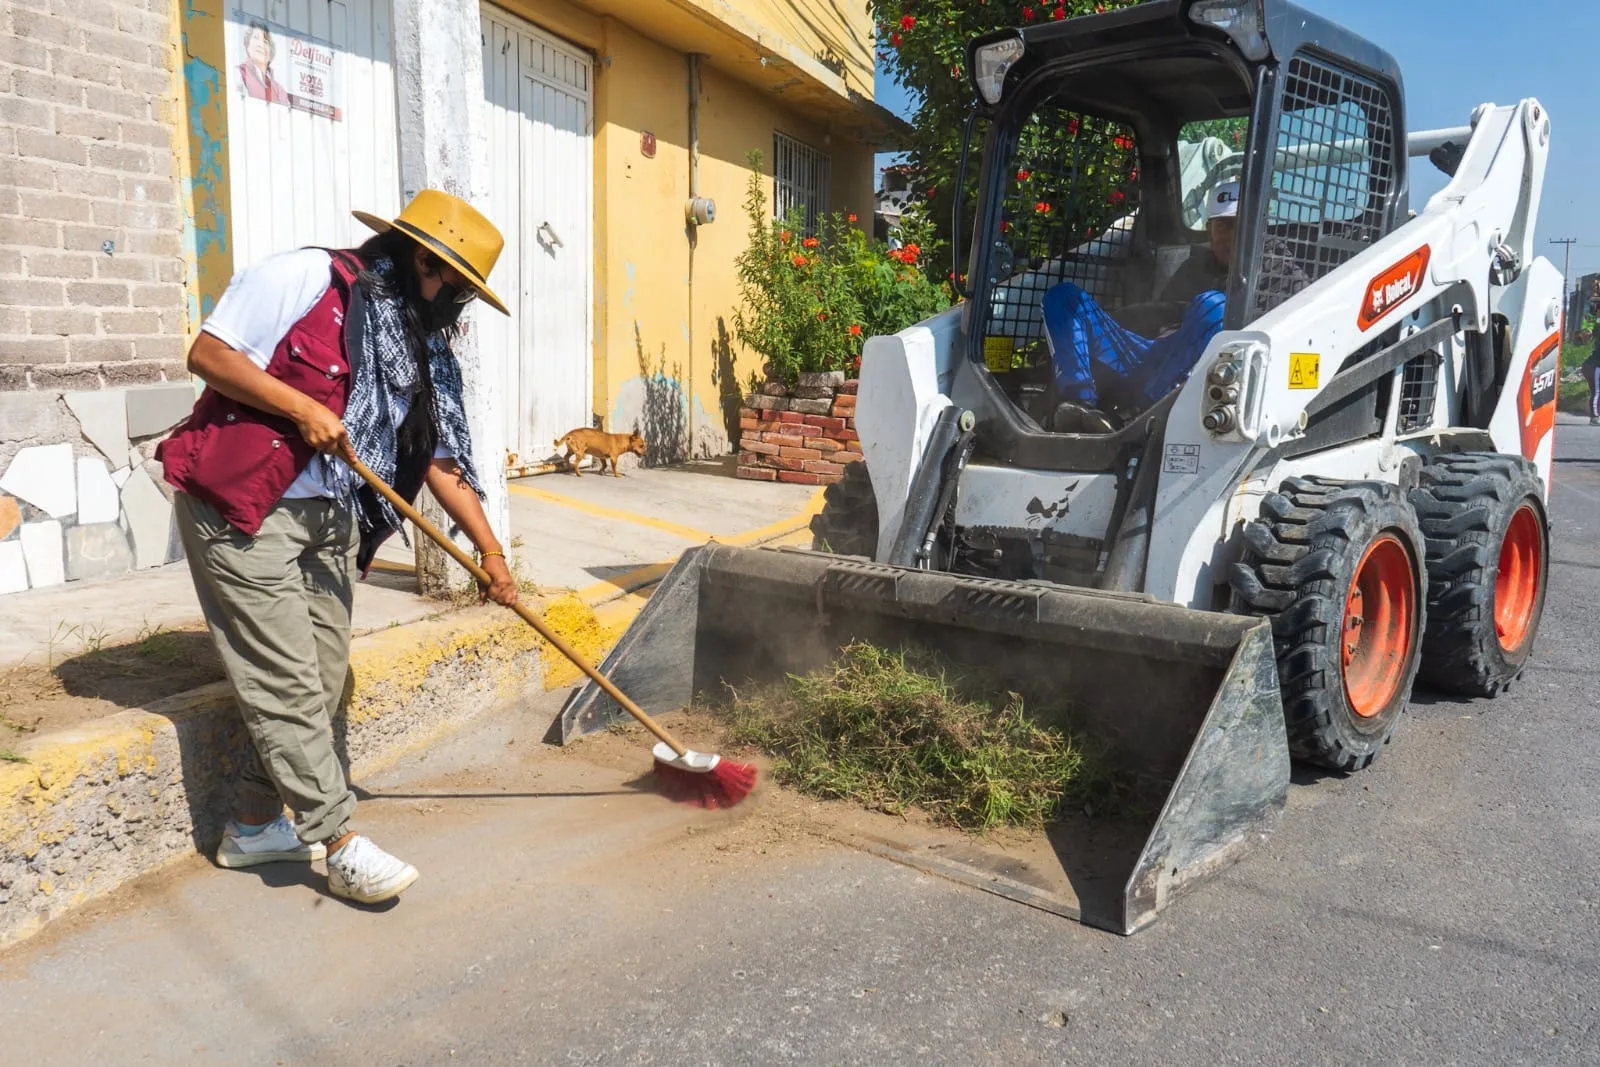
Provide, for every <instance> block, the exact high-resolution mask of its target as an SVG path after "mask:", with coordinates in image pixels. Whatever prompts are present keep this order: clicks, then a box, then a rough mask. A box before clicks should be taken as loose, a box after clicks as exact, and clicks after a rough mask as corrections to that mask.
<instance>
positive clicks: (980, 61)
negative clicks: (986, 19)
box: [972, 37, 1023, 104]
mask: <svg viewBox="0 0 1600 1067" xmlns="http://www.w3.org/2000/svg"><path fill="white" fill-rule="evenodd" d="M1022 52H1023V45H1022V38H1021V37H1006V38H1003V39H1001V40H998V41H990V42H989V43H988V44H984V45H979V46H978V48H977V49H976V50H975V51H974V52H973V54H972V80H973V82H974V83H975V84H976V85H977V87H978V95H979V96H981V97H983V102H984V103H986V104H998V103H999V102H1000V91H1001V90H1002V89H1003V88H1004V87H1005V84H1006V75H1007V74H1009V73H1010V72H1011V68H1012V67H1014V66H1016V65H1017V60H1019V59H1021V58H1022Z"/></svg>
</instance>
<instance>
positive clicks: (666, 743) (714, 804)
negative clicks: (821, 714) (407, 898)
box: [341, 454, 756, 808]
mask: <svg viewBox="0 0 1600 1067" xmlns="http://www.w3.org/2000/svg"><path fill="white" fill-rule="evenodd" d="M341 458H342V459H343V460H344V461H345V462H346V463H348V464H350V467H351V469H352V470H354V471H355V472H356V473H357V474H359V475H361V477H362V478H363V479H364V480H365V481H366V483H367V484H368V485H370V486H372V489H373V491H374V492H377V493H381V494H382V495H383V498H384V499H385V500H387V501H389V503H391V504H393V505H394V507H395V510H396V511H398V512H399V513H400V514H401V515H404V516H405V517H406V518H407V519H410V520H411V523H412V525H414V526H416V528H417V529H419V530H421V531H422V532H423V533H424V534H426V535H427V536H428V538H429V539H430V540H432V541H433V542H434V543H435V544H437V545H438V546H439V547H440V548H442V549H444V550H445V551H446V552H448V553H450V555H451V556H452V557H453V558H454V559H455V561H456V562H457V563H459V564H461V565H462V566H463V567H465V568H467V570H468V571H469V572H471V574H472V576H473V577H474V578H476V579H477V580H478V582H479V584H481V585H485V586H487V585H488V584H489V583H490V578H489V575H488V572H486V571H485V570H484V569H483V568H482V567H480V566H478V565H477V564H476V563H474V562H473V561H472V557H471V556H469V555H467V554H466V553H465V552H463V551H461V549H460V548H458V547H456V544H455V542H454V541H451V540H450V538H448V537H446V536H445V535H444V534H443V533H441V532H439V530H438V529H437V528H436V527H435V526H434V525H433V524H432V523H431V522H429V521H428V520H427V519H425V518H423V517H422V516H421V515H420V514H418V512H417V509H416V508H414V507H412V506H411V505H410V504H408V503H406V501H405V498H404V497H402V496H401V495H400V494H399V493H397V492H395V491H394V490H393V489H392V488H390V487H389V486H388V485H386V484H384V482H383V480H382V479H380V478H379V477H378V476H377V475H376V474H373V473H372V471H371V470H369V469H368V468H367V465H366V464H365V463H362V462H361V460H359V459H357V458H356V457H355V456H354V455H353V454H346V455H343V456H342V457H341ZM511 610H512V611H515V612H516V613H517V614H518V615H520V616H522V621H524V622H526V623H527V624H528V625H529V626H532V627H533V628H534V629H535V630H537V631H539V636H540V637H543V638H544V639H545V640H546V641H548V642H550V643H551V644H552V645H554V646H555V647H556V651H558V652H560V653H561V654H562V655H563V656H565V657H567V659H569V660H571V661H572V664H573V666H575V667H577V668H578V669H579V670H580V671H582V672H583V673H584V674H586V675H588V676H589V677H590V678H591V679H593V680H594V683H595V684H596V685H598V686H599V687H600V688H601V689H603V690H605V692H606V695H607V696H609V697H610V698H611V699H612V700H615V701H616V702H617V704H618V705H619V706H620V707H621V708H622V709H623V710H625V711H626V712H627V713H628V714H629V715H632V716H633V717H634V718H635V719H638V720H639V722H640V723H641V724H643V726H644V728H645V729H646V730H649V731H650V732H651V733H653V734H655V735H656V737H657V738H658V739H659V740H660V742H661V743H660V744H658V745H656V747H655V749H654V755H655V760H656V764H655V771H656V783H657V785H658V786H659V787H660V790H661V793H662V794H663V795H664V796H668V797H671V798H672V799H674V800H682V801H687V802H689V803H694V804H699V805H700V806H701V807H704V808H731V807H733V806H734V805H735V804H737V803H739V801H741V800H743V799H744V798H745V797H747V796H749V795H750V791H751V790H752V789H754V788H755V785H756V769H755V768H754V767H752V766H750V765H749V764H747V763H735V762H734V761H733V760H725V759H723V758H722V757H721V756H718V755H716V754H714V753H705V752H695V751H694V750H693V749H689V748H685V747H684V746H683V745H682V744H680V743H679V742H678V740H677V739H676V738H674V737H673V736H672V735H671V734H669V733H667V731H666V730H664V729H663V728H662V727H661V726H660V724H658V723H657V722H656V721H655V720H654V719H652V718H651V717H650V716H649V715H647V714H646V713H645V711H644V709H643V708H641V707H639V705H637V704H635V703H634V702H633V701H632V700H629V699H628V697H627V696H626V695H625V694H624V693H623V692H622V690H620V689H618V688H617V687H616V686H615V685H613V684H611V679H609V678H607V677H606V676H605V675H603V674H601V673H600V672H599V671H598V670H596V669H595V668H594V667H592V666H591V665H590V664H589V662H588V661H587V660H585V659H584V658H583V656H582V655H581V654H580V653H579V652H578V651H577V650H576V649H574V648H573V647H572V646H571V645H569V644H567V643H566V642H565V641H563V640H562V639H561V636H560V635H559V634H556V633H553V632H552V631H551V630H550V628H549V627H548V626H546V625H545V623H544V620H543V619H541V618H539V616H538V615H536V614H534V613H533V612H532V611H531V610H529V608H528V607H527V606H526V605H525V604H513V605H511Z"/></svg>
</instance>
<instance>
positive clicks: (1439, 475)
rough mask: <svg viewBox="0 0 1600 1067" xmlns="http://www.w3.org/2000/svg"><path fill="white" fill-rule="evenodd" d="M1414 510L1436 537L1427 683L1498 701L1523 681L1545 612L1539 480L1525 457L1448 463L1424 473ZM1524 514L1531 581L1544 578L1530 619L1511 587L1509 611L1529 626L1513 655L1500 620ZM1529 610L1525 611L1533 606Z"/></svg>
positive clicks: (1468, 457)
mask: <svg viewBox="0 0 1600 1067" xmlns="http://www.w3.org/2000/svg"><path fill="white" fill-rule="evenodd" d="M1411 505H1412V507H1414V508H1415V509H1416V512H1417V518H1418V520H1419V521H1420V522H1421V524H1422V533H1423V536H1424V537H1426V538H1427V564H1428V628H1427V632H1426V634H1425V635H1424V637H1423V644H1422V673H1421V675H1420V677H1421V680H1422V681H1423V682H1424V683H1425V684H1427V685H1429V686H1431V687H1433V688H1435V689H1439V690H1442V691H1444V692H1447V693H1455V694H1458V695H1461V696H1474V697H1478V696H1482V697H1493V696H1497V695H1499V694H1500V693H1503V692H1504V691H1505V690H1506V689H1508V688H1509V687H1510V685H1511V683H1512V682H1514V681H1516V680H1517V678H1518V677H1519V676H1520V675H1521V674H1522V670H1523V668H1524V666H1525V665H1526V664H1527V662H1528V657H1529V656H1530V655H1531V654H1532V652H1533V643H1534V639H1535V638H1536V637H1537V636H1538V633H1539V620H1540V617H1541V616H1542V615H1543V614H1544V601H1545V593H1546V591H1547V586H1548V582H1549V576H1550V530H1549V522H1548V519H1547V517H1546V515H1545V509H1544V486H1543V483H1542V482H1541V480H1540V478H1539V473H1538V471H1537V470H1536V469H1535V468H1534V466H1533V464H1531V463H1529V462H1528V461H1527V460H1525V459H1523V458H1521V457H1520V456H1510V455H1503V454H1500V453H1493V452H1467V453H1462V454H1460V455H1454V456H1439V457H1437V458H1435V459H1434V460H1433V461H1432V462H1431V463H1430V464H1429V465H1428V466H1426V467H1424V468H1423V469H1422V479H1421V484H1420V486H1419V487H1418V488H1416V489H1413V490H1412V491H1411ZM1524 508H1527V509H1528V510H1529V511H1530V512H1531V514H1532V521H1531V524H1530V520H1527V519H1519V521H1518V533H1517V542H1516V543H1517V544H1518V545H1525V544H1527V541H1526V539H1527V538H1528V537H1529V536H1532V537H1534V538H1536V540H1537V566H1536V568H1534V569H1533V570H1532V571H1529V572H1528V573H1535V572H1536V580H1537V582H1538V588H1537V591H1536V592H1535V593H1534V595H1533V596H1532V597H1531V604H1532V608H1531V613H1529V614H1527V615H1524V614H1523V613H1522V612H1521V611H1519V610H1518V608H1517V606H1516V605H1517V604H1518V603H1519V601H1518V600H1514V599H1513V597H1515V595H1516V594H1515V592H1514V591H1512V590H1509V589H1508V591H1507V592H1508V595H1507V596H1506V598H1505V599H1506V601H1507V605H1506V606H1507V607H1508V609H1509V610H1510V611H1511V613H1512V615H1513V617H1514V618H1515V619H1517V620H1519V623H1520V624H1519V625H1515V626H1513V627H1512V629H1511V630H1510V633H1511V634H1512V635H1513V636H1515V637H1516V638H1517V639H1516V640H1515V641H1514V643H1513V646H1512V647H1507V645H1506V643H1505V642H1504V641H1503V640H1502V634H1501V621H1500V620H1498V619H1497V614H1498V613H1499V611H1500V608H1501V605H1500V602H1499V601H1500V591H1499V589H1498V585H1499V578H1500V570H1501V568H1500V564H1501V558H1502V550H1503V548H1504V546H1505V543H1506V535H1507V532H1508V530H1509V529H1510V527H1511V524H1512V519H1513V518H1516V517H1517V516H1518V513H1519V512H1520V511H1522V509H1524ZM1524 558H1526V557H1524ZM1508 580H1510V575H1508ZM1524 596H1526V590H1524ZM1520 603H1521V605H1522V606H1523V607H1524V608H1526V606H1527V604H1528V600H1526V599H1523V600H1521V601H1520ZM1519 630H1520V631H1521V632H1520V634H1519V633H1518V631H1519Z"/></svg>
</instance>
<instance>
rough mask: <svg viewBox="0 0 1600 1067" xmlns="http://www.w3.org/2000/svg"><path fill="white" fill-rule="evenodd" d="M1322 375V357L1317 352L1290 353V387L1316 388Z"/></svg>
mask: <svg viewBox="0 0 1600 1067" xmlns="http://www.w3.org/2000/svg"><path fill="white" fill-rule="evenodd" d="M1321 376H1322V357H1321V356H1320V355H1318V354H1317V353H1315V352H1291V353H1289V388H1290V389H1315V388H1316V387H1317V383H1318V381H1320V379H1321Z"/></svg>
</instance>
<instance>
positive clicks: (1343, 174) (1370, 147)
mask: <svg viewBox="0 0 1600 1067" xmlns="http://www.w3.org/2000/svg"><path fill="white" fill-rule="evenodd" d="M1284 83H1285V84H1284V90H1283V106H1282V112H1281V114H1280V116H1279V120H1278V137H1277V146H1276V148H1275V149H1274V152H1273V162H1272V179H1271V185H1272V188H1271V200H1270V202H1269V203H1268V205H1267V212H1266V237H1265V241H1264V244H1263V248H1262V258H1261V262H1260V264H1259V268H1258V270H1257V271H1256V280H1255V296H1254V300H1253V302H1252V305H1251V306H1252V308H1253V310H1254V315H1255V316H1259V315H1262V314H1264V313H1266V312H1268V311H1271V310H1272V309H1273V308H1275V307H1277V306H1278V305H1279V304H1281V303H1283V302H1284V301H1285V300H1287V299H1289V297H1291V296H1293V295H1294V294H1295V293H1297V292H1299V291H1300V290H1301V289H1303V288H1305V287H1306V286H1307V285H1310V284H1311V283H1312V282H1315V281H1316V280H1318V279H1319V278H1321V277H1322V276H1323V275H1325V274H1327V273H1328V272H1329V271H1331V270H1333V269H1334V268H1335V267H1338V266H1339V265H1340V264H1342V263H1344V262H1346V261H1347V260H1349V259H1352V258H1354V257H1355V256H1356V255H1357V254H1359V253H1361V252H1363V251H1365V250H1366V248H1367V246H1368V245H1370V244H1371V243H1372V242H1373V241H1375V240H1377V239H1378V238H1379V237H1381V236H1383V233H1384V225H1385V218H1386V213H1387V210H1388V207H1389V203H1390V200H1391V199H1392V197H1393V195H1394V192H1395V184H1396V181H1397V179H1398V175H1397V168H1396V164H1395V158H1394V111H1393V107H1392V105H1391V102H1390V100H1389V94H1388V92H1387V91H1386V90H1384V89H1383V88H1382V87H1381V86H1379V85H1378V84H1376V83H1375V82H1372V81H1369V80H1367V79H1365V78H1362V77H1359V76H1357V75H1354V74H1350V73H1347V72H1345V71H1342V70H1338V69H1336V68H1334V67H1330V66H1328V65H1326V64H1325V63H1322V62H1320V61H1318V60H1315V59H1311V58H1309V57H1307V56H1304V55H1297V56H1295V57H1294V58H1293V59H1291V60H1290V61H1289V67H1288V71H1287V73H1286V76H1285V79H1284ZM1253 317H1254V316H1253Z"/></svg>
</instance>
